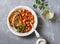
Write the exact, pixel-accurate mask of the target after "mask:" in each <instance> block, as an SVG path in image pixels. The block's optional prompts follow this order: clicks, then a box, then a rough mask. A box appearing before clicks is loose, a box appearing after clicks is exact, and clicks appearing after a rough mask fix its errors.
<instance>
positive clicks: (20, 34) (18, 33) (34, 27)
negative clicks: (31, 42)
mask: <svg viewBox="0 0 60 44" xmlns="http://www.w3.org/2000/svg"><path fill="white" fill-rule="evenodd" d="M18 8H25V9H27V10H29V11H31V13H32V14H33V15H34V18H35V19H34V20H35V23H34V26H33V28H32V29H31V30H30V31H29V32H26V33H20V32H16V31H15V30H14V29H15V28H12V27H11V26H10V23H9V16H10V15H11V13H12V12H13V11H15V10H16V9H18ZM37 24H38V20H37V15H36V13H35V12H34V11H33V10H32V9H31V8H29V7H27V6H18V7H15V8H14V9H12V10H11V11H10V12H9V14H8V17H7V25H8V28H9V30H10V31H11V32H12V33H13V34H15V35H17V36H28V35H30V34H31V33H33V32H34V30H35V29H36V27H37Z"/></svg>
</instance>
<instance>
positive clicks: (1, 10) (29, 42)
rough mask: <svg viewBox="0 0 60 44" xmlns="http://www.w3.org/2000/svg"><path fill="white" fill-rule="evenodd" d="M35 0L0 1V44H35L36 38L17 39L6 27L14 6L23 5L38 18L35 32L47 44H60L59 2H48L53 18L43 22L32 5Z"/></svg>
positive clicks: (59, 0)
mask: <svg viewBox="0 0 60 44" xmlns="http://www.w3.org/2000/svg"><path fill="white" fill-rule="evenodd" d="M34 3H35V0H0V44H35V43H36V41H37V39H38V38H37V37H36V36H35V34H34V33H33V34H31V35H30V36H27V37H17V36H15V35H14V34H12V33H11V32H10V31H9V29H8V27H7V15H8V13H9V12H10V11H11V10H12V9H13V8H14V7H16V6H20V5H25V6H29V7H31V8H32V9H33V10H34V11H35V12H36V13H37V16H38V21H39V23H38V27H37V31H38V32H39V33H40V35H41V37H42V38H45V39H46V40H47V41H48V44H60V0H48V4H49V6H50V7H51V8H52V10H53V11H54V13H55V18H53V19H52V20H45V19H43V18H42V17H41V14H40V13H41V12H40V10H39V9H34V8H33V7H32V5H33V4H34Z"/></svg>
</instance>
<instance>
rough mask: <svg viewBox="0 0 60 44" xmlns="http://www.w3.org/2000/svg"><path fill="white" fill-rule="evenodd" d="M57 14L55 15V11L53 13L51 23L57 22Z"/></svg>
mask: <svg viewBox="0 0 60 44" xmlns="http://www.w3.org/2000/svg"><path fill="white" fill-rule="evenodd" d="M57 19H58V18H57V16H56V13H55V14H54V17H53V18H52V19H51V22H52V23H56V22H57Z"/></svg>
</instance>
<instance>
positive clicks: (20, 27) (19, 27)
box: [15, 24, 25, 32]
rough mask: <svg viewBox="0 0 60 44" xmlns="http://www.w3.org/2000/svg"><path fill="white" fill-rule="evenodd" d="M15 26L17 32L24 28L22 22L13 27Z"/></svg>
mask: <svg viewBox="0 0 60 44" xmlns="http://www.w3.org/2000/svg"><path fill="white" fill-rule="evenodd" d="M15 28H16V31H17V32H22V31H23V30H24V29H25V25H23V24H22V25H20V26H17V27H15Z"/></svg>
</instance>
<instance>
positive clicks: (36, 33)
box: [34, 30, 40, 38]
mask: <svg viewBox="0 0 60 44" xmlns="http://www.w3.org/2000/svg"><path fill="white" fill-rule="evenodd" d="M34 31H35V35H36V37H37V38H39V37H40V34H39V33H38V32H37V31H36V30H34Z"/></svg>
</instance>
